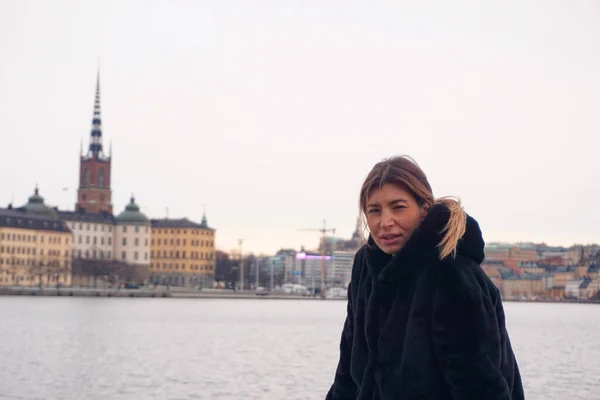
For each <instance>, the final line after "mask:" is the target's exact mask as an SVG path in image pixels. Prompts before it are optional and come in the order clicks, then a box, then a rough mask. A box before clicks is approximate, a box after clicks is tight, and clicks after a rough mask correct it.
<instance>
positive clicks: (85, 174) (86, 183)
mask: <svg viewBox="0 0 600 400" xmlns="http://www.w3.org/2000/svg"><path fill="white" fill-rule="evenodd" d="M89 185H90V170H89V169H87V168H85V169H84V170H83V187H88V186H89ZM81 198H82V199H83V200H85V195H82V196H81Z"/></svg>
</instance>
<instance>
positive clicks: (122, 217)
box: [117, 197, 150, 225]
mask: <svg viewBox="0 0 600 400" xmlns="http://www.w3.org/2000/svg"><path fill="white" fill-rule="evenodd" d="M117 223H118V224H140V225H148V224H149V223H150V220H149V219H148V217H146V215H144V214H143V213H142V212H140V207H139V206H138V205H137V204H135V199H134V198H133V197H132V198H131V201H130V202H129V204H127V207H125V211H123V212H122V213H121V214H119V215H118V216H117Z"/></svg>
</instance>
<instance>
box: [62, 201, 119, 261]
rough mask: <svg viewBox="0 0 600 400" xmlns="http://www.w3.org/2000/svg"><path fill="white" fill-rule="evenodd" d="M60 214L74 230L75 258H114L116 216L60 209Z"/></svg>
mask: <svg viewBox="0 0 600 400" xmlns="http://www.w3.org/2000/svg"><path fill="white" fill-rule="evenodd" d="M58 216H59V218H60V219H62V220H63V221H65V222H66V224H67V226H68V227H69V229H71V231H72V232H73V258H79V259H90V260H112V259H113V257H114V254H115V252H114V240H113V236H114V225H115V218H114V217H113V216H112V215H111V214H109V213H106V212H103V213H87V212H85V211H84V210H82V209H80V210H79V211H59V212H58Z"/></svg>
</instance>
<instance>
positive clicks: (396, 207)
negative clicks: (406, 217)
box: [394, 206, 406, 210]
mask: <svg viewBox="0 0 600 400" xmlns="http://www.w3.org/2000/svg"><path fill="white" fill-rule="evenodd" d="M403 208H406V206H394V210H401V209H403Z"/></svg>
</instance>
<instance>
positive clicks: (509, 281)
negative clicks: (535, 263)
mask: <svg viewBox="0 0 600 400" xmlns="http://www.w3.org/2000/svg"><path fill="white" fill-rule="evenodd" d="M502 290H503V291H502V295H503V296H504V297H505V298H508V299H510V298H517V297H522V296H524V297H526V298H528V299H531V298H532V297H537V296H542V295H543V293H544V292H543V282H542V277H541V276H526V277H521V278H518V277H508V278H505V279H503V284H502Z"/></svg>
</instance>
